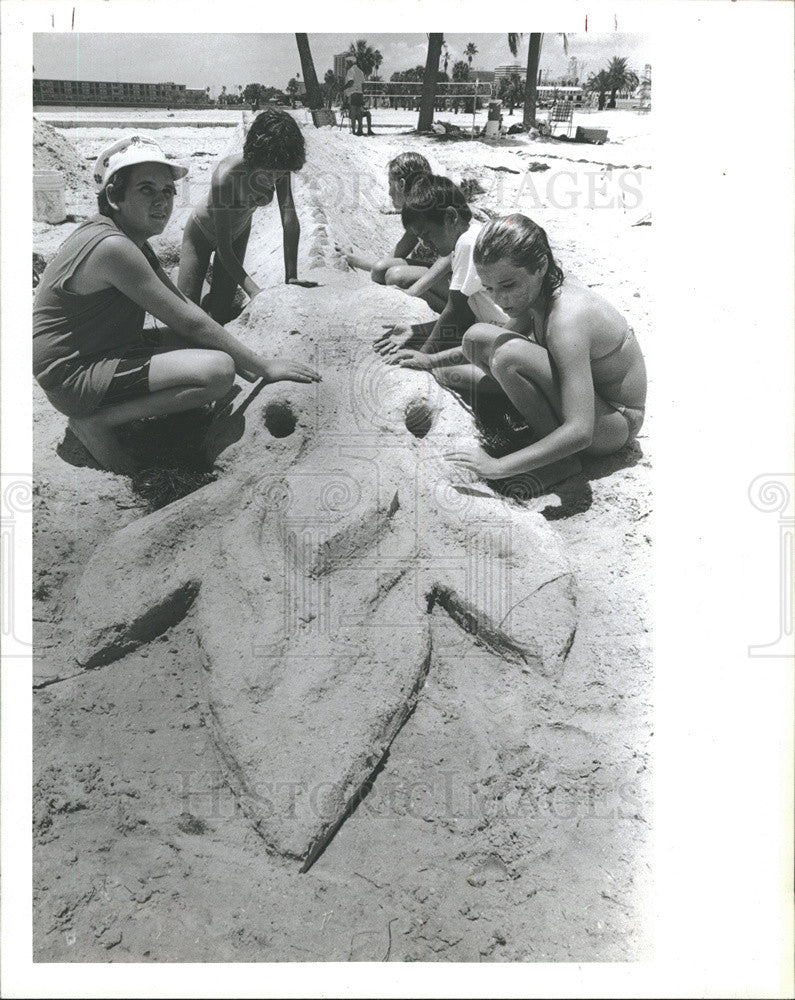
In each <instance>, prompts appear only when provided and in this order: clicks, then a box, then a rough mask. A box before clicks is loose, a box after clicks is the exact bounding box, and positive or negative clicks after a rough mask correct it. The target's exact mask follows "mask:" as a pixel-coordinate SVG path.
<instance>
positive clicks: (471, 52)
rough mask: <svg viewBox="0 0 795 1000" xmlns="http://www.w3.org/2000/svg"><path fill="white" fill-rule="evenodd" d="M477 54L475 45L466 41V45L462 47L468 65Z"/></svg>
mask: <svg viewBox="0 0 795 1000" xmlns="http://www.w3.org/2000/svg"><path fill="white" fill-rule="evenodd" d="M477 54H478V50H477V46H476V45H475V43H474V42H467V47H466V48H465V49H464V55H465V56H466V57H467V62H468V63H469V65H470V67H471V66H472V60H473V59H474V58H475V56H476V55H477Z"/></svg>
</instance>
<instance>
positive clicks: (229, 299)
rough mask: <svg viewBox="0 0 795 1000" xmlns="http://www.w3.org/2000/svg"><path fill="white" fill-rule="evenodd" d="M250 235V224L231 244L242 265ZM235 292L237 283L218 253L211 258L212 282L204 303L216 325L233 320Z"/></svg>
mask: <svg viewBox="0 0 795 1000" xmlns="http://www.w3.org/2000/svg"><path fill="white" fill-rule="evenodd" d="M250 233H251V224H249V225H248V226H246V228H245V229H244V230H243V232H242V233H241V234H240V236H238V237H237V239H236V240H235V241H234V243H233V244H232V247H233V249H234V251H235V256H236V257H237V259H238V260H239V261H240V262H241V263H243V261H244V259H245V256H246V248H247V246H248V237H249V234H250ZM236 291H237V282H236V281H235V279H234V278H233V277H232V275H231V274H230V273H229V272H228V271H227V269H226V268H225V267H224V265H223V264H222V263H221V261H220V259H219V257H218V251H216V252H215V256H214V257H213V280H212V284H211V285H210V294H209V295H208V296H207V299H206V301H205V308H206V310H207V312H208V313H209V314H210V315H211V316H212V318H213V319H214V320H215V322H216V323H220V324H221V325H222V326H223V325H224V323H228V322H229V321H230V320H232V319H234V318H235V314H234V310H233V308H232V304H233V302H234V298H235V292H236Z"/></svg>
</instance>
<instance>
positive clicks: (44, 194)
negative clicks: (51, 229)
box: [33, 170, 66, 224]
mask: <svg viewBox="0 0 795 1000" xmlns="http://www.w3.org/2000/svg"><path fill="white" fill-rule="evenodd" d="M64 188H65V185H64V177H63V174H62V173H61V171H60V170H34V171H33V218H34V219H35V220H36V221H37V222H50V223H53V224H57V223H59V222H64V221H65V220H66V198H65V190H64Z"/></svg>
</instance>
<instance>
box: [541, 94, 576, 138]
mask: <svg viewBox="0 0 795 1000" xmlns="http://www.w3.org/2000/svg"><path fill="white" fill-rule="evenodd" d="M561 125H565V126H566V138H567V139H570V138H571V130H572V129H573V128H574V103H573V102H572V101H555V103H554V104H553V105H552V107H551V108H550V109H549V117H548V118H547V128H548V129H549V134H550V135H551V136H554V135H555V131H556V128H558V127H559V126H561Z"/></svg>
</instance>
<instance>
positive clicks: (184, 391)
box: [69, 348, 235, 475]
mask: <svg viewBox="0 0 795 1000" xmlns="http://www.w3.org/2000/svg"><path fill="white" fill-rule="evenodd" d="M234 378H235V366H234V362H233V361H232V359H231V358H230V357H229V355H228V354H224V353H223V352H222V351H208V350H201V349H198V348H196V349H190V350H183V351H169V352H166V353H164V354H155V355H154V356H153V357H152V358H151V360H150V361H149V379H148V389H149V391H148V393H146V394H145V395H138V396H134V397H133V398H131V399H125V400H123V401H121V402H111V403H109V405H104V406H100V408H99V409H98V410H96V411H95V412H94V413H92V414H91V415H90V416H88V417H70V418H69V427H70V428H71V430H72V432H73V433H74V435H75V436H76V437H77V438H78V439H79V440H80V441H81V442H82V443H83V445H84V446H85V447H86V448H87V449H88V451H89V452H90V453H91V454H92V455H93V456H94V458H95V459H96V460H97V461H98V462H99V463H100V465H102V466H103V467H104V468H106V469H109V470H110V471H111V472H118V473H120V474H126V475H130V474H131V473H133V472H135V471H136V468H135V462H134V461H133V459H132V457H131V456H130V455H129V454H128V453H127V452H126V451H125V450H124V449H123V448H122V447H121V445H120V444H119V441H118V438H117V437H116V434H115V431H114V429H115V428H116V427H119V426H121V425H122V424H126V423H129V422H130V421H132V420H139V419H141V418H142V417H162V416H164V415H166V414H168V413H179V412H181V411H183V410H192V409H195V408H196V407H198V406H203V405H204V404H205V403H212V402H214V401H215V400H217V399H220V398H222V397H223V396H225V395H226V394H227V393H228V392H229V390H230V389H231V387H232V383H233V382H234ZM109 391H110V390H109Z"/></svg>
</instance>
